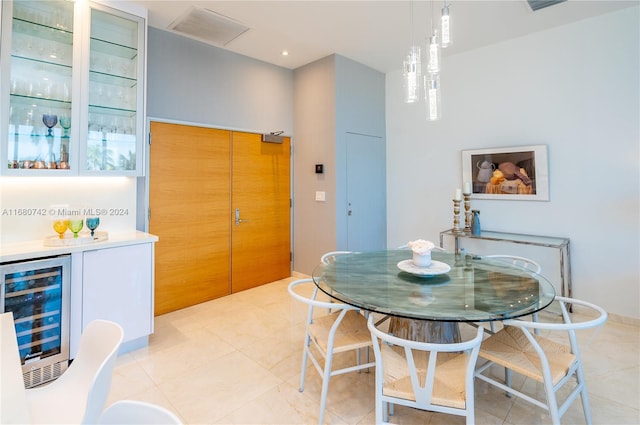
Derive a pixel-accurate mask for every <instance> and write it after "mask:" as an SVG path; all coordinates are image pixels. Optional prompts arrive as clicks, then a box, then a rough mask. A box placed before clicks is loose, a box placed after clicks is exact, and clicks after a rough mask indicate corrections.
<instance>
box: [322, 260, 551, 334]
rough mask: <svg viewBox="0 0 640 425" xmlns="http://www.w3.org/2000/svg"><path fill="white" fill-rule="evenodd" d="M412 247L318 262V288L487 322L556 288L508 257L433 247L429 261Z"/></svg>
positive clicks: (429, 316)
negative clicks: (419, 260)
mask: <svg viewBox="0 0 640 425" xmlns="http://www.w3.org/2000/svg"><path fill="white" fill-rule="evenodd" d="M412 255H413V253H412V251H410V250H390V251H379V252H362V253H352V254H343V255H339V256H336V257H335V260H333V261H331V262H329V263H328V264H320V265H318V266H317V267H316V268H315V270H314V271H313V274H312V277H313V280H314V282H315V284H316V285H317V286H318V288H319V289H320V290H322V291H323V292H325V293H326V294H327V295H329V296H330V297H332V298H334V299H336V300H339V301H341V302H344V303H347V304H351V305H354V306H356V307H360V308H362V309H364V310H368V311H372V312H377V313H382V314H384V315H390V316H397V317H401V318H409V319H420V320H426V321H437V322H486V321H494V320H504V319H512V318H516V317H520V316H526V315H530V314H532V313H535V312H537V311H539V310H542V309H544V308H546V307H547V306H548V305H549V304H551V302H552V301H553V299H554V297H555V289H554V287H553V285H552V284H551V282H549V281H548V280H547V279H546V278H545V277H544V276H541V275H539V274H536V273H534V272H532V271H529V270H527V269H525V268H523V267H519V266H516V265H514V264H511V263H510V262H506V261H504V260H498V259H495V258H486V257H481V256H475V255H469V254H467V255H462V254H454V253H451V252H447V251H441V250H433V251H432V252H431V257H432V264H431V266H429V267H416V266H414V265H413V262H412Z"/></svg>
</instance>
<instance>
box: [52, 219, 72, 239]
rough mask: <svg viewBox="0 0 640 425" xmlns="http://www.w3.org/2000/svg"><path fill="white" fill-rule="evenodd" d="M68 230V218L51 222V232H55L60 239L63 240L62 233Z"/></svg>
mask: <svg viewBox="0 0 640 425" xmlns="http://www.w3.org/2000/svg"><path fill="white" fill-rule="evenodd" d="M68 228H69V219H68V218H58V219H55V220H53V230H55V231H56V233H57V234H58V236H59V237H60V239H63V238H64V233H65V232H66V231H67V229H68Z"/></svg>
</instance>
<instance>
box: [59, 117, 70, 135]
mask: <svg viewBox="0 0 640 425" xmlns="http://www.w3.org/2000/svg"><path fill="white" fill-rule="evenodd" d="M60 127H62V128H63V129H64V134H63V135H62V138H63V139H68V138H69V129H70V128H71V117H70V116H69V115H62V116H61V117H60Z"/></svg>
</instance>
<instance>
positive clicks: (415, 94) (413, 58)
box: [403, 46, 421, 103]
mask: <svg viewBox="0 0 640 425" xmlns="http://www.w3.org/2000/svg"><path fill="white" fill-rule="evenodd" d="M420 68H421V65H420V47H418V46H411V49H410V50H409V54H408V55H407V58H406V59H405V60H404V75H403V79H404V101H405V102H406V103H414V102H417V101H418V99H419V92H420V78H421V70H420Z"/></svg>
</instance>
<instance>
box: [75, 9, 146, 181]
mask: <svg viewBox="0 0 640 425" xmlns="http://www.w3.org/2000/svg"><path fill="white" fill-rule="evenodd" d="M90 15H91V17H90V41H89V64H88V68H89V78H88V90H87V92H88V115H87V124H86V131H87V132H86V134H87V138H86V150H85V151H84V152H83V153H84V155H83V156H84V158H81V163H82V164H83V167H85V168H84V169H85V171H87V172H89V173H91V172H93V171H100V172H104V171H116V172H118V174H139V173H136V170H139V169H140V168H141V164H142V153H141V152H139V150H140V149H139V146H141V143H139V142H140V141H141V133H142V130H141V129H142V128H143V124H144V123H143V113H142V104H143V103H142V100H143V99H142V96H143V91H142V90H143V84H142V71H143V69H142V68H143V64H144V62H143V61H142V60H141V59H142V58H143V57H144V55H143V53H144V52H143V51H142V48H143V46H144V44H143V41H142V40H143V38H142V37H143V32H142V29H143V22H142V19H141V18H138V17H136V16H133V15H129V14H126V13H123V12H119V11H114V10H111V9H106V8H105V9H102V8H100V7H98V6H97V5H92V7H91V9H90ZM128 172H130V173H128Z"/></svg>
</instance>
